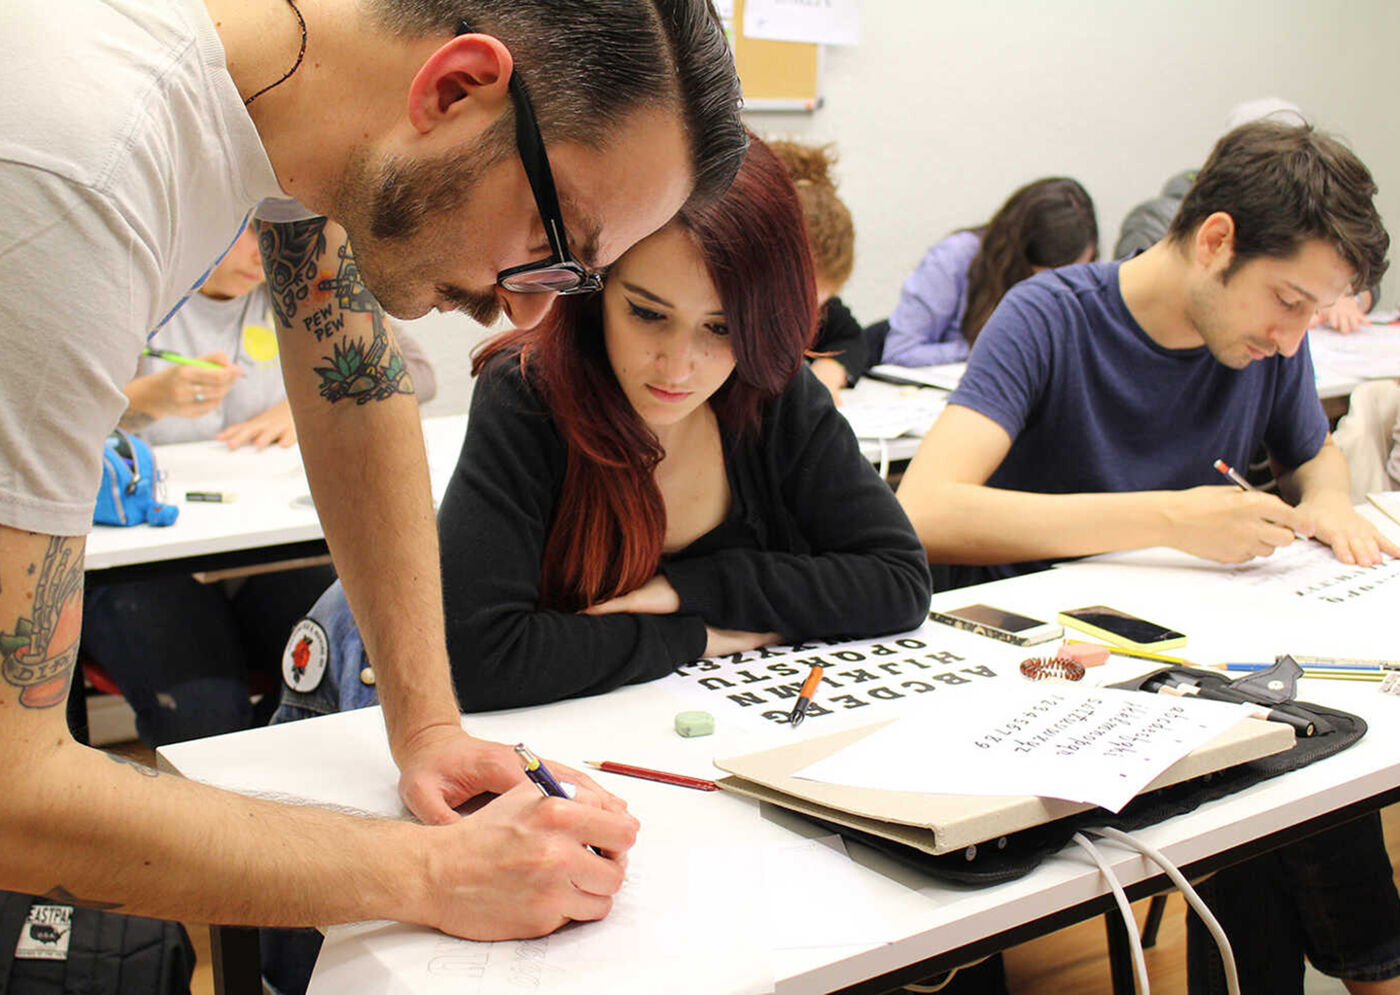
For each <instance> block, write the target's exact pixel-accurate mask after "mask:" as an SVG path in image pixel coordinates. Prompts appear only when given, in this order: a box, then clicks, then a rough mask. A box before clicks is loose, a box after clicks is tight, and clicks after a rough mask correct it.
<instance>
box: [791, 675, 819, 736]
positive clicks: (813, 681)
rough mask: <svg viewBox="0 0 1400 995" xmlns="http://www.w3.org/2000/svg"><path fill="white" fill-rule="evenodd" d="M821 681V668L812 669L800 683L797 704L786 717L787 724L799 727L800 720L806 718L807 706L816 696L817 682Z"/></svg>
mask: <svg viewBox="0 0 1400 995" xmlns="http://www.w3.org/2000/svg"><path fill="white" fill-rule="evenodd" d="M821 679H822V668H821V667H813V668H812V670H811V672H810V673H808V674H807V679H806V680H805V681H803V682H802V691H801V692H800V693H799V694H798V695H797V704H795V705H793V706H792V713H791V714H790V715H789V716H788V723H789V724H790V725H793V726H800V725H801V724H802V720H803V719H805V718H806V717H807V706H808V705H810V704H811V703H812V699H813V698H814V697H816V694H817V682H818V681H820V680H821Z"/></svg>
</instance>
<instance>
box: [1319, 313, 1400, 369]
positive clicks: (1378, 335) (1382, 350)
mask: <svg viewBox="0 0 1400 995" xmlns="http://www.w3.org/2000/svg"><path fill="white" fill-rule="evenodd" d="M1378 317H1380V316H1378ZM1308 347H1309V349H1310V350H1311V351H1312V355H1313V364H1314V365H1315V366H1316V367H1317V368H1318V369H1319V370H1325V371H1327V372H1330V373H1332V374H1341V375H1345V376H1350V377H1355V378H1356V379H1358V380H1372V379H1375V378H1377V377H1395V376H1400V326H1397V325H1384V324H1379V323H1376V324H1370V325H1366V326H1364V327H1362V328H1360V329H1358V330H1356V331H1354V332H1352V333H1350V334H1348V335H1343V334H1342V333H1341V332H1338V331H1334V330H1333V329H1331V328H1314V329H1313V330H1312V331H1310V332H1309V333H1308Z"/></svg>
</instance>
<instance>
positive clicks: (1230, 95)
mask: <svg viewBox="0 0 1400 995" xmlns="http://www.w3.org/2000/svg"><path fill="white" fill-rule="evenodd" d="M863 11H864V12H863V21H862V38H861V44H860V45H859V46H857V47H853V48H834V47H833V48H828V49H827V50H826V63H825V75H824V84H823V90H824V96H825V105H824V106H823V107H822V108H821V109H820V110H818V111H816V112H814V113H812V114H768V113H763V114H757V113H756V114H751V115H749V116H748V120H749V123H750V126H751V127H753V128H754V130H755V131H757V132H758V133H760V134H762V135H764V136H767V137H794V138H802V139H804V140H812V141H819V142H826V141H832V142H835V143H837V146H838V148H839V150H840V153H841V162H840V165H839V167H838V169H839V179H840V190H841V195H842V198H843V199H844V200H845V201H846V203H847V205H848V206H849V207H850V208H851V212H852V214H853V215H854V216H855V222H856V232H857V241H856V267H855V272H854V274H853V276H852V278H851V282H850V284H848V286H847V288H846V290H845V292H844V293H843V295H842V296H843V297H844V299H845V300H846V302H847V303H848V304H849V305H850V306H851V307H852V309H853V310H854V311H855V313H856V315H857V317H858V318H859V319H860V320H861V321H862V322H865V323H869V322H871V321H874V320H876V319H877V318H882V317H886V316H888V314H889V312H890V309H891V308H892V307H893V305H894V303H895V302H896V300H898V297H899V287H900V284H901V282H902V281H903V279H904V277H905V276H906V275H908V273H909V271H910V270H912V268H913V267H914V265H915V264H916V263H917V262H918V260H919V258H920V257H921V256H922V255H923V252H924V250H925V249H926V248H927V247H928V246H929V245H930V244H932V243H933V242H934V241H937V240H938V239H939V238H941V237H942V236H944V235H946V234H947V233H949V232H950V231H952V230H954V229H956V228H961V227H965V226H968V225H974V224H979V223H981V222H984V221H986V220H987V219H988V218H989V217H990V216H991V215H992V213H993V212H994V211H995V210H996V208H997V207H998V206H1000V204H1001V203H1002V201H1004V200H1005V199H1006V197H1007V195H1009V194H1010V193H1011V191H1012V190H1014V189H1015V188H1016V187H1018V186H1020V185H1021V184H1023V183H1025V182H1027V181H1029V180H1032V179H1035V178H1036V177H1040V176H1050V175H1068V176H1073V177H1074V178H1075V179H1077V180H1079V181H1080V182H1081V183H1083V184H1084V186H1085V187H1086V188H1087V189H1088V191H1089V193H1090V195H1091V196H1092V197H1093V198H1094V202H1095V205H1096V206H1097V208H1098V219H1099V230H1100V236H1101V239H1102V241H1103V242H1104V243H1105V245H1106V247H1107V250H1108V251H1110V252H1111V249H1112V246H1113V243H1114V242H1115V241H1116V240H1117V237H1118V229H1119V225H1120V223H1121V221H1122V218H1123V216H1124V215H1125V214H1126V213H1127V212H1128V210H1129V209H1130V208H1131V207H1132V206H1133V205H1134V204H1136V203H1139V202H1140V201H1142V200H1144V199H1146V198H1147V197H1149V196H1151V195H1152V194H1155V193H1156V192H1157V191H1158V190H1159V189H1160V188H1161V185H1162V183H1163V182H1164V181H1165V180H1166V179H1167V178H1168V177H1169V176H1170V175H1171V174H1173V173H1176V172H1178V171H1180V170H1182V169H1186V168H1189V167H1192V166H1196V165H1199V164H1200V163H1201V162H1203V161H1204V159H1205V157H1206V154H1207V153H1208V152H1209V150H1210V147H1211V145H1212V144H1213V143H1214V141H1215V139H1216V138H1217V137H1218V136H1219V134H1220V133H1221V132H1222V131H1223V130H1224V125H1225V119H1226V115H1227V113H1228V112H1229V110H1230V108H1231V107H1232V106H1233V105H1235V104H1236V103H1239V102H1241V101H1244V100H1251V99H1254V98H1256V97H1263V96H1279V97H1282V98H1284V99H1286V100H1291V101H1293V102H1294V103H1296V104H1298V105H1299V106H1300V107H1302V108H1303V110H1304V111H1305V112H1306V113H1307V114H1308V115H1309V117H1310V119H1311V120H1312V121H1313V122H1314V123H1315V124H1317V125H1319V126H1320V127H1322V128H1324V129H1326V130H1329V131H1333V132H1336V133H1338V134H1340V135H1342V136H1344V137H1345V138H1346V139H1347V140H1348V141H1349V142H1350V143H1351V145H1352V147H1353V148H1354V149H1355V150H1356V151H1357V153H1358V154H1359V155H1360V156H1361V158H1362V160H1363V161H1364V162H1365V163H1366V164H1367V165H1368V166H1369V167H1370V169H1371V171H1372V173H1373V174H1374V176H1375V178H1376V181H1377V183H1378V184H1379V185H1380V188H1381V193H1380V197H1379V199H1378V203H1379V206H1380V209H1381V213H1382V215H1383V216H1384V217H1385V218H1386V219H1387V220H1388V222H1389V223H1390V226H1391V227H1392V229H1394V228H1395V227H1396V226H1397V224H1400V137H1397V136H1400V129H1397V115H1395V113H1394V112H1393V111H1391V110H1390V109H1389V105H1390V103H1391V101H1392V99H1393V96H1392V95H1393V93H1394V89H1395V88H1394V86H1393V81H1394V76H1393V73H1392V72H1391V71H1389V70H1388V69H1387V67H1389V66H1392V65H1393V63H1394V49H1395V45H1396V42H1397V39H1400V3H1396V2H1395V0H1340V2H1330V3H1329V2H1324V0H1174V2H1171V3H1166V2H1160V0H1098V2H1095V0H1056V2H1050V0H986V2H981V3H978V2H949V0H865V2H864V5H863ZM1398 281H1400V274H1394V273H1393V275H1391V276H1390V277H1388V278H1387V279H1386V281H1385V283H1384V284H1383V295H1382V296H1383V301H1384V303H1387V304H1391V303H1394V301H1395V296H1396V293H1397V292H1400V282H1398Z"/></svg>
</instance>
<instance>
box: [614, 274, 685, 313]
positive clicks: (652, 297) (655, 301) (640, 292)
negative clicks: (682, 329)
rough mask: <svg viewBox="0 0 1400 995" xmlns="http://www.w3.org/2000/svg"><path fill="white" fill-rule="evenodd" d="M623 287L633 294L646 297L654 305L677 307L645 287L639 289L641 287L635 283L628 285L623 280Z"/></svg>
mask: <svg viewBox="0 0 1400 995" xmlns="http://www.w3.org/2000/svg"><path fill="white" fill-rule="evenodd" d="M622 285H623V286H624V287H626V288H627V289H628V290H630V291H631V292H632V293H634V294H636V295H637V296H638V297H645V298H646V299H647V300H649V301H651V302H652V303H653V304H660V305H661V306H662V307H675V305H674V304H672V303H671V302H670V301H668V300H666V298H664V297H657V296H656V295H655V294H653V293H652V292H651V291H650V290H647V289H646V288H645V287H639V286H637V285H636V284H635V283H628V282H627V281H626V280H623V281H622Z"/></svg>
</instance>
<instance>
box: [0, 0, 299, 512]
mask: <svg viewBox="0 0 1400 995" xmlns="http://www.w3.org/2000/svg"><path fill="white" fill-rule="evenodd" d="M0 94H3V99H0V349H2V350H3V353H0V524H4V525H8V526H11V527H13V528H19V529H28V530H31V531H34V532H42V533H48V534H53V535H82V534H85V533H86V532H88V531H89V530H90V528H91V526H92V508H93V504H94V502H95V496H96V493H97V486H98V482H99V480H100V477H101V467H100V457H101V447H102V440H103V437H104V436H105V435H106V434H107V433H108V432H109V431H111V429H112V427H113V426H114V425H115V424H116V423H117V419H118V418H119V417H120V416H121V414H122V411H123V410H124V409H125V406H126V398H125V396H124V395H123V394H122V390H121V388H122V385H123V384H125V383H126V381H128V380H129V379H131V377H132V375H133V373H134V372H135V370H136V360H137V355H138V354H139V353H140V351H141V349H142V348H143V346H144V345H145V342H146V337H147V335H148V333H149V332H151V331H152V330H153V329H155V328H156V327H157V326H158V325H159V324H160V322H161V321H162V320H163V319H164V318H165V317H166V316H167V315H168V314H169V313H170V312H171V311H172V310H173V309H174V308H175V307H176V306H177V305H178V304H179V302H180V301H181V300H182V299H183V298H184V297H186V295H188V294H189V293H190V291H191V289H192V288H193V287H195V286H197V285H198V284H199V283H200V282H201V281H202V279H203V276H204V275H205V274H206V273H207V272H208V270H209V269H210V268H211V267H212V265H213V263H214V262H215V261H216V260H217V259H218V258H219V257H220V256H222V254H223V253H224V252H225V251H226V250H227V249H228V246H229V244H230V243H231V241H232V240H233V236H234V233H235V232H237V231H238V228H239V225H240V224H241V223H242V221H243V219H244V218H245V217H246V216H247V215H248V212H249V210H250V209H251V208H252V207H253V205H255V204H257V203H258V202H259V201H261V200H262V199H264V198H268V197H281V196H285V195H284V194H283V193H282V191H281V190H280V189H279V188H278V185H277V178H276V176H275V174H274V173H273V170H272V165H271V163H270V162H269V161H268V158H267V154H266V152H265V151H264V150H263V147H262V143H261V141H260V140H259V138H258V134H257V131H256V129H255V128H254V127H253V122H252V119H251V118H249V116H248V113H247V111H246V110H245V109H244V107H243V101H242V99H241V98H240V97H239V95H238V91H237V89H236V88H235V86H234V84H233V80H232V78H231V77H230V76H229V74H228V70H227V68H226V65H225V61H224V51H223V47H222V45H221V44H220V41H219V37H218V35H217V33H216V32H215V31H214V27H213V24H212V23H211V22H210V19H209V15H208V12H207V11H206V10H205V8H204V5H203V3H202V2H201V0H60V2H57V3H55V2H53V0H3V2H0Z"/></svg>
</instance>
